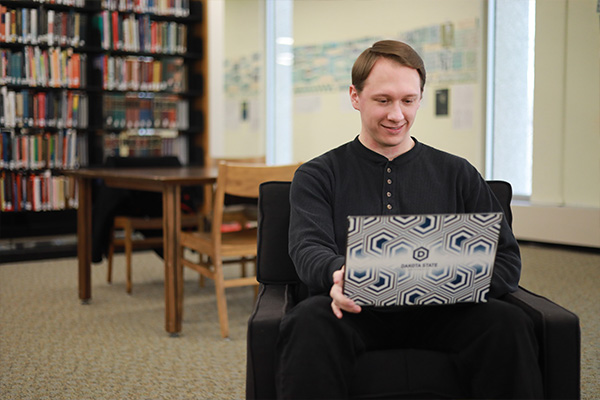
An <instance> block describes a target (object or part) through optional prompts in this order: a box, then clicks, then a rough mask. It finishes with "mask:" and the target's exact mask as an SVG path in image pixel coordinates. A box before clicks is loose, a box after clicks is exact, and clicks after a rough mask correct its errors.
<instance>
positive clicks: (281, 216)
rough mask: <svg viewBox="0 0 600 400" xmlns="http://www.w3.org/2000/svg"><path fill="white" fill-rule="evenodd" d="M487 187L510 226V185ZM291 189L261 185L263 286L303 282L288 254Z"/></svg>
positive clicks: (497, 183) (283, 184)
mask: <svg viewBox="0 0 600 400" xmlns="http://www.w3.org/2000/svg"><path fill="white" fill-rule="evenodd" d="M487 183H488V185H489V186H490V188H491V190H492V192H493V193H494V195H495V196H496V198H497V199H498V201H499V202H500V204H501V206H502V209H503V211H504V214H505V216H506V220H507V222H508V224H509V226H511V225H512V211H511V208H510V202H511V199H512V187H511V185H510V184H509V183H508V182H505V181H487ZM290 185H291V183H290V182H266V183H263V184H261V185H260V190H259V191H260V195H259V198H258V249H257V258H256V269H257V273H256V277H257V279H258V281H259V282H261V283H265V284H295V283H298V282H300V278H299V277H298V274H297V273H296V268H295V267H294V263H293V262H292V259H291V258H290V256H289V254H288V229H289V225H290V201H289V198H290Z"/></svg>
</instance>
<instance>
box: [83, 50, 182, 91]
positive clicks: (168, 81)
mask: <svg viewBox="0 0 600 400" xmlns="http://www.w3.org/2000/svg"><path fill="white" fill-rule="evenodd" d="M94 68H96V69H97V70H99V73H100V75H101V76H102V88H103V89H105V90H141V91H165V90H167V91H172V92H182V91H185V90H187V80H186V76H187V68H186V65H185V62H184V60H183V58H181V57H175V58H161V59H154V58H152V57H137V56H127V57H111V56H108V55H102V56H99V57H97V58H96V59H95V60H94Z"/></svg>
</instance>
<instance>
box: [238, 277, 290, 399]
mask: <svg viewBox="0 0 600 400" xmlns="http://www.w3.org/2000/svg"><path fill="white" fill-rule="evenodd" d="M292 291H293V288H292V285H265V284H261V285H260V291H259V294H258V297H257V299H256V304H255V306H254V311H253V312H252V315H250V318H249V320H248V337H247V344H248V348H247V361H246V362H247V368H246V399H274V398H276V392H275V366H276V364H277V363H276V354H275V350H276V348H275V344H276V343H277V338H278V337H279V324H280V323H281V319H282V318H283V316H284V315H285V313H286V312H287V310H289V308H291V307H292V306H293V304H292V303H293V300H292V297H293V296H292Z"/></svg>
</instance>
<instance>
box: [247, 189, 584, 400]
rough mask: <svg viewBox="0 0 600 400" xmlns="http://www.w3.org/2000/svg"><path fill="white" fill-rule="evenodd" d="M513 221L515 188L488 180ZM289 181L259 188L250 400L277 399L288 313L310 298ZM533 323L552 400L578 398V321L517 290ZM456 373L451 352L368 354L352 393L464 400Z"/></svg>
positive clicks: (514, 298)
mask: <svg viewBox="0 0 600 400" xmlns="http://www.w3.org/2000/svg"><path fill="white" fill-rule="evenodd" d="M488 183H489V185H490V187H491V188H492V190H493V191H494V193H495V194H496V196H497V197H498V198H499V200H500V202H501V203H502V205H503V207H504V209H505V215H506V218H507V219H508V221H509V223H511V222H512V213H511V210H510V201H511V198H512V188H511V186H510V184H508V183H506V182H500V181H490V182H488ZM289 188H290V183H289V182H267V183H265V184H263V185H262V186H261V188H260V198H259V222H258V256H257V279H258V281H259V282H260V291H259V294H258V298H257V301H256V305H255V308H254V311H253V313H252V315H251V316H250V319H249V321H248V336H247V371H246V373H247V375H246V397H247V398H248V399H269V398H275V397H276V392H275V371H276V354H275V343H276V342H277V337H278V335H279V323H280V321H281V318H282V317H283V315H284V314H285V312H286V311H287V310H289V309H290V308H291V307H293V306H294V305H295V304H296V303H298V302H299V301H301V300H302V299H303V298H305V297H306V295H307V290H306V287H305V286H304V285H303V284H302V283H301V282H300V280H299V278H298V276H297V274H296V271H295V269H294V265H293V263H292V261H291V259H290V258H289V256H288V251H287V249H288V246H287V244H288V225H289ZM504 300H505V301H508V302H511V303H513V304H516V305H518V306H520V307H522V308H523V309H524V310H525V311H526V312H527V314H529V315H530V316H531V318H532V320H533V321H534V322H535V326H536V331H537V335H538V340H539V343H540V366H541V370H542V374H543V380H544V397H545V398H547V399H558V398H561V399H566V398H569V399H577V398H579V396H580V386H579V383H580V329H579V319H578V317H577V316H576V315H575V314H573V313H571V312H569V311H568V310H566V309H564V308H562V307H560V306H558V305H557V304H555V303H553V302H551V301H550V300H548V299H546V298H544V297H541V296H538V295H536V294H533V293H531V292H529V291H527V290H525V289H523V288H519V290H517V291H516V292H514V293H511V294H509V295H507V296H505V298H504ZM457 382H458V379H457V371H456V370H455V367H454V365H453V363H452V362H451V359H450V356H449V355H448V354H445V353H442V352H437V351H425V350H419V349H398V350H386V351H370V352H367V353H365V354H364V355H363V356H362V358H361V359H360V360H359V364H358V370H357V373H356V379H355V380H354V384H353V387H352V389H351V393H352V397H354V398H381V397H382V396H381V395H379V394H380V393H387V394H388V395H390V394H391V395H392V396H393V397H394V398H460V397H461V396H464V393H461V390H460V387H459V385H458V384H457Z"/></svg>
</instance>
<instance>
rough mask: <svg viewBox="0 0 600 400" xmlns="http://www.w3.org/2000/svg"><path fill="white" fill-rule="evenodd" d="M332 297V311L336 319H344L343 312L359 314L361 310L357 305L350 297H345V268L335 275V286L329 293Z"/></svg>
mask: <svg viewBox="0 0 600 400" xmlns="http://www.w3.org/2000/svg"><path fill="white" fill-rule="evenodd" d="M329 296H331V298H332V301H331V309H332V310H333V313H334V314H335V316H336V317H338V318H342V317H343V313H342V311H347V312H351V313H359V312H360V311H361V308H360V306H359V305H356V304H355V303H354V301H352V300H351V299H350V298H349V297H348V296H345V295H344V267H342V268H341V269H338V270H337V271H335V272H334V273H333V286H332V287H331V290H330V291H329Z"/></svg>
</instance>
